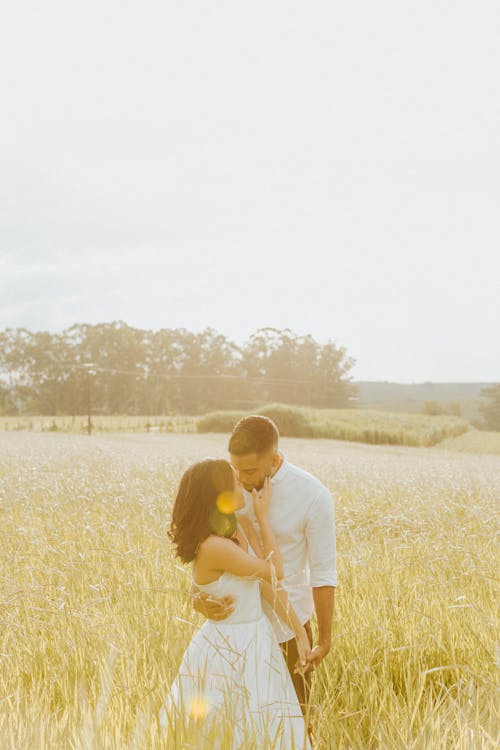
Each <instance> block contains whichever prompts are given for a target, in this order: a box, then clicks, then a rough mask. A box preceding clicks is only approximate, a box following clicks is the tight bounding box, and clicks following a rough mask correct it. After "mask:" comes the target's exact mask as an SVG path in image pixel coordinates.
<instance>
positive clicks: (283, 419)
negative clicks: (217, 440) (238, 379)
mask: <svg viewBox="0 0 500 750" xmlns="http://www.w3.org/2000/svg"><path fill="white" fill-rule="evenodd" d="M252 413H253V414H260V415H262V416H263V417H269V419H272V420H273V422H274V423H275V424H276V426H277V428H278V430H279V433H280V435H282V436H283V437H312V436H313V434H314V430H313V427H312V425H311V424H310V422H309V419H308V418H307V416H306V414H304V412H302V411H301V410H300V409H298V408H294V407H293V406H286V405H285V404H267V405H266V406H263V407H261V408H259V409H256V410H255V411H253V412H252ZM247 414H248V412H240V411H213V412H210V413H209V414H205V416H203V417H200V419H199V420H198V423H197V426H196V429H197V431H198V432H231V431H232V429H233V427H234V425H235V424H236V422H237V421H238V420H239V419H241V418H242V417H244V416H246V415H247Z"/></svg>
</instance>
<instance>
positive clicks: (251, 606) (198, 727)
mask: <svg viewBox="0 0 500 750" xmlns="http://www.w3.org/2000/svg"><path fill="white" fill-rule="evenodd" d="M253 499H254V510H255V515H256V518H257V520H258V523H259V526H260V530H261V534H262V543H263V547H260V545H259V544H258V542H257V541H256V540H257V535H256V534H255V532H254V531H253V529H251V525H249V524H247V522H246V519H244V518H240V524H242V525H240V524H238V522H237V520H236V515H235V513H234V511H235V510H237V509H239V508H242V507H243V504H244V503H243V496H242V493H241V491H240V490H239V488H238V487H237V485H236V482H235V477H234V473H233V470H232V468H231V466H230V464H229V463H228V462H227V461H223V460H216V459H206V460H204V461H201V462H199V463H197V464H194V465H193V466H191V467H190V468H189V469H188V470H187V471H186V472H185V474H184V475H183V477H182V479H181V482H180V485H179V489H178V492H177V497H176V500H175V504H174V508H173V512H172V523H171V527H170V530H169V537H170V539H171V540H172V542H173V543H174V545H175V548H176V554H177V556H178V557H180V558H181V560H182V561H183V562H185V563H192V565H193V568H192V574H193V580H194V582H195V584H196V586H197V587H198V588H199V589H201V590H202V591H206V592H212V593H213V594H214V595H216V596H217V597H224V596H232V597H233V598H234V600H235V602H234V610H233V612H232V613H231V614H230V615H229V616H228V617H227V618H226V619H225V620H223V621H220V622H215V621H213V620H207V621H206V622H205V623H204V624H203V626H202V627H201V628H200V630H199V631H198V632H197V633H196V634H195V635H194V637H193V639H192V640H191V642H190V644H189V646H188V648H187V649H186V651H185V653H184V656H183V659H182V662H181V665H180V668H179V671H178V674H177V676H176V677H175V679H174V681H173V683H172V686H171V688H170V691H169V694H168V696H167V699H166V702H165V706H164V708H163V709H162V712H161V723H162V726H163V727H165V728H166V730H167V733H168V734H169V735H170V736H171V738H172V740H173V741H174V742H175V746H178V747H181V746H183V744H182V743H183V742H187V741H188V739H189V741H192V738H193V737H194V734H196V739H197V742H198V744H197V746H198V747H204V746H207V747H220V748H224V749H225V748H232V749H234V750H236V748H238V749H239V748H245V750H251V748H253V747H255V748H259V749H264V748H268V747H269V748H271V747H272V748H276V749H278V748H280V749H281V750H291V749H292V748H296V749H297V750H299V749H300V750H302V749H303V748H306V749H307V750H310V748H311V745H310V743H309V739H308V737H307V732H306V728H305V723H304V719H303V716H302V712H301V709H300V706H299V703H298V700H297V695H296V693H295V690H294V687H293V684H292V680H291V677H290V674H289V672H288V669H287V666H286V664H285V661H284V658H283V655H282V652H281V649H280V647H279V644H278V641H277V639H276V635H275V633H274V630H273V628H272V626H271V623H270V622H269V620H268V618H267V617H266V615H265V614H264V612H263V610H262V605H261V598H260V596H261V593H262V595H263V596H264V597H265V598H266V599H267V600H268V601H269V602H270V603H271V604H272V605H273V606H274V608H275V610H276V612H277V613H278V615H279V616H280V617H282V618H283V619H284V620H285V621H286V622H287V623H289V624H290V626H291V627H292V628H293V630H294V632H295V635H296V640H297V647H298V653H299V660H298V661H297V664H296V667H295V669H296V671H297V672H300V671H301V670H302V668H303V667H304V666H305V663H306V656H307V654H308V653H309V652H310V645H309V641H308V638H307V633H306V631H305V629H304V627H303V626H302V625H301V624H300V622H299V620H298V618H297V616H296V614H295V612H294V611H293V609H292V607H290V605H289V604H288V598H287V595H286V592H285V591H284V590H283V589H282V587H281V586H280V584H279V580H280V579H282V578H283V564H282V561H281V555H280V551H279V548H278V545H277V543H276V539H275V536H274V534H273V531H272V529H271V526H270V524H269V505H270V499H271V483H270V479H269V478H268V479H267V480H266V481H265V484H264V488H263V490H262V491H261V493H260V494H257V492H256V491H255V490H254V491H253ZM245 528H246V532H247V533H245ZM252 532H253V535H252ZM249 535H252V536H251V538H252V542H253V544H254V545H255V548H254V549H252V547H251V546H250V545H249V543H248V538H247V537H248V536H249ZM200 741H201V745H200Z"/></svg>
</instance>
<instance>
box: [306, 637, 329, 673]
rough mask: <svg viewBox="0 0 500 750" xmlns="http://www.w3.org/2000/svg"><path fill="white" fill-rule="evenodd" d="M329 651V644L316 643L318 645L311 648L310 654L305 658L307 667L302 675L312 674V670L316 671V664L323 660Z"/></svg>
mask: <svg viewBox="0 0 500 750" xmlns="http://www.w3.org/2000/svg"><path fill="white" fill-rule="evenodd" d="M329 651H330V644H329V643H324V644H322V643H318V645H317V646H315V647H314V648H313V650H312V651H311V653H310V654H309V655H308V656H306V661H307V665H306V667H305V669H304V673H305V672H312V671H313V670H314V669H316V667H317V666H318V664H319V663H320V662H321V661H322V660H323V659H324V658H325V656H326V655H327V654H328V652H329Z"/></svg>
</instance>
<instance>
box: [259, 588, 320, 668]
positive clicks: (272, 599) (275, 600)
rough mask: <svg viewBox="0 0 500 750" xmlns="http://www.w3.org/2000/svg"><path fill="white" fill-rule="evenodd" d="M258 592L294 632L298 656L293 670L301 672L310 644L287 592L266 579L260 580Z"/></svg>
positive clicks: (309, 653)
mask: <svg viewBox="0 0 500 750" xmlns="http://www.w3.org/2000/svg"><path fill="white" fill-rule="evenodd" d="M260 592H261V594H262V596H263V597H264V599H265V600H266V601H267V602H269V604H270V605H271V606H272V607H273V609H274V611H275V612H276V614H277V615H278V616H279V617H280V618H281V620H283V622H285V623H286V624H287V625H289V626H290V627H291V628H292V630H293V632H294V633H295V640H296V642H297V651H298V654H299V658H298V661H297V663H296V664H295V668H294V672H303V671H304V669H305V667H306V666H307V662H308V659H309V658H310V656H311V644H310V643H309V638H308V637H307V633H306V629H305V628H304V626H303V625H302V624H301V622H300V620H299V618H298V617H297V613H296V612H295V610H294V608H293V607H292V605H291V604H290V601H289V599H288V594H287V593H286V591H285V589H284V588H283V587H282V586H281V584H279V583H278V584H277V585H276V586H273V585H271V584H270V583H268V582H267V581H261V584H260Z"/></svg>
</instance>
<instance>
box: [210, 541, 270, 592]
mask: <svg viewBox="0 0 500 750" xmlns="http://www.w3.org/2000/svg"><path fill="white" fill-rule="evenodd" d="M198 555H199V557H200V558H201V559H200V562H201V564H202V566H203V568H204V570H205V571H208V570H210V571H213V572H218V573H223V572H224V571H227V572H228V573H233V574H234V575H236V576H246V577H254V578H260V579H262V580H264V581H270V582H271V581H275V580H276V579H280V578H283V569H282V568H281V569H279V568H277V567H276V565H275V564H274V563H273V561H272V560H262V559H261V558H259V557H255V556H254V555H250V554H248V552H245V551H244V550H243V549H241V547H239V546H238V545H237V544H235V543H234V542H232V541H231V540H230V539H225V538H224V537H222V536H209V537H208V539H205V541H204V542H202V543H201V545H200V549H199V552H198Z"/></svg>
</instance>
